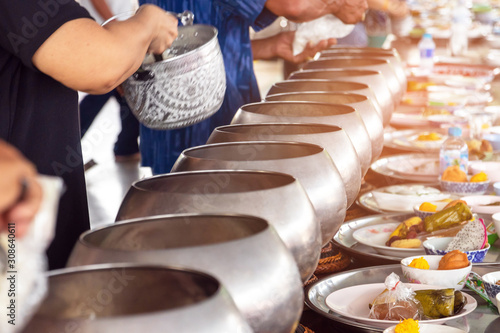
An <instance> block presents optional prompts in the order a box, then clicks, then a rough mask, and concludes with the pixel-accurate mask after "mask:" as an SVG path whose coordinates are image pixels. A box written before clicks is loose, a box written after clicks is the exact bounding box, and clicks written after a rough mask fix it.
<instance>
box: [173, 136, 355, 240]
mask: <svg viewBox="0 0 500 333" xmlns="http://www.w3.org/2000/svg"><path fill="white" fill-rule="evenodd" d="M193 170H266V171H275V172H283V173H287V174H289V175H291V176H293V177H295V178H297V179H298V180H299V182H300V183H301V184H302V186H303V187H304V189H305V190H306V193H307V195H308V196H309V199H310V200H311V203H312V205H313V207H314V210H315V212H316V216H317V217H318V220H319V222H320V227H321V244H322V245H325V244H327V243H328V242H329V241H330V240H331V239H332V237H333V235H335V233H336V232H337V231H338V229H339V228H340V225H341V224H342V222H344V219H345V214H346V209H347V196H346V192H345V187H344V182H343V180H342V177H340V174H339V172H338V170H337V168H336V167H335V164H334V163H333V161H332V159H331V157H330V155H329V154H328V153H327V152H326V150H325V149H324V148H323V147H320V146H318V145H313V144H309V143H303V142H283V141H281V142H280V141H258V142H257V141H248V142H229V143H216V144H209V145H203V146H198V147H193V148H189V149H186V150H184V151H183V152H182V154H181V155H180V156H179V158H178V159H177V161H176V162H175V164H174V166H173V167H172V172H179V171H193ZM277 204H278V205H279V203H277Z"/></svg>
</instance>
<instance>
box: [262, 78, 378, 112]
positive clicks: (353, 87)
mask: <svg viewBox="0 0 500 333" xmlns="http://www.w3.org/2000/svg"><path fill="white" fill-rule="evenodd" d="M312 91H328V92H346V93H354V94H358V95H363V96H366V97H368V99H369V100H370V102H371V103H372V104H373V108H374V109H375V111H377V114H378V116H379V117H380V120H383V117H384V115H383V113H382V108H381V107H380V104H379V103H378V100H377V98H376V97H375V94H374V93H373V90H372V89H371V88H370V87H369V86H368V85H366V84H364V83H359V82H349V81H335V80H323V79H304V80H287V81H281V82H276V83H275V84H273V85H272V86H271V88H270V89H269V91H268V92H267V96H272V95H277V94H283V93H289V92H312ZM340 104H342V103H340Z"/></svg>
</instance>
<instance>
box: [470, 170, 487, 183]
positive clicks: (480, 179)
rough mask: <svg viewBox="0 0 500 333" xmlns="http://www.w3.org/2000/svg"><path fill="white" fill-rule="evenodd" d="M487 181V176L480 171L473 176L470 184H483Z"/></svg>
mask: <svg viewBox="0 0 500 333" xmlns="http://www.w3.org/2000/svg"><path fill="white" fill-rule="evenodd" d="M487 180H488V175H487V174H486V173H484V171H481V172H479V173H477V174H475V175H474V176H472V177H471V179H470V182H471V183H474V182H485V181H487Z"/></svg>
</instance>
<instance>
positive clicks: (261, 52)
mask: <svg viewBox="0 0 500 333" xmlns="http://www.w3.org/2000/svg"><path fill="white" fill-rule="evenodd" d="M139 3H140V4H145V3H150V4H155V5H158V6H160V7H161V8H163V9H165V10H168V11H172V12H177V13H181V12H183V11H185V10H190V11H192V12H193V13H194V19H195V23H197V24H208V25H212V26H215V27H216V28H217V29H218V32H219V34H218V39H219V44H220V47H221V51H222V56H223V58H224V66H225V70H226V85H227V87H226V94H225V96H224V102H223V104H222V106H221V108H220V110H219V111H218V112H216V113H215V114H214V115H213V116H212V117H210V118H209V119H206V120H204V121H202V122H200V123H198V124H195V125H192V126H189V127H186V128H181V129H176V130H167V131H164V130H154V129H150V128H148V127H146V126H144V125H141V129H140V150H141V156H142V164H143V165H144V166H150V167H151V168H152V170H153V173H154V174H162V173H168V172H170V170H171V168H172V166H173V164H174V163H175V161H176V160H177V158H178V156H179V155H180V153H181V152H182V151H183V150H184V149H186V148H189V147H192V146H198V145H202V144H205V143H206V141H207V139H208V137H209V136H210V134H211V132H212V130H213V129H214V128H215V127H217V126H221V125H226V124H229V123H230V121H231V119H232V118H233V116H234V114H235V112H236V111H237V110H238V108H239V107H240V106H242V105H244V104H247V103H251V102H257V101H260V94H259V89H258V85H257V80H256V78H255V73H254V70H253V60H254V59H270V58H273V57H283V58H285V59H287V60H290V61H294V62H297V63H300V62H302V61H304V60H305V59H307V58H309V57H311V56H313V55H314V54H315V53H317V52H319V51H320V50H322V49H324V48H326V47H328V46H329V45H331V44H333V43H334V41H332V40H328V41H322V42H320V44H318V45H316V46H308V47H307V48H306V49H305V50H304V52H302V54H300V55H297V56H295V57H294V56H293V52H292V43H293V38H294V35H293V32H283V33H282V34H280V35H278V36H273V37H270V38H266V39H262V40H258V41H255V42H253V43H252V42H251V41H250V31H249V29H250V27H252V28H254V30H256V31H258V30H260V29H262V28H264V27H266V26H267V25H269V24H271V23H272V22H273V21H274V20H275V19H276V18H277V17H278V16H284V17H287V18H289V19H292V20H295V21H307V20H312V19H315V18H318V17H320V16H323V15H326V14H330V13H333V14H335V15H337V16H338V17H339V18H341V19H342V20H344V21H345V22H346V23H355V22H357V21H360V20H362V18H363V16H364V12H365V10H366V9H367V4H366V0H331V1H322V0H267V1H266V0H257V1H245V0H206V1H195V0H182V1H181V0H139Z"/></svg>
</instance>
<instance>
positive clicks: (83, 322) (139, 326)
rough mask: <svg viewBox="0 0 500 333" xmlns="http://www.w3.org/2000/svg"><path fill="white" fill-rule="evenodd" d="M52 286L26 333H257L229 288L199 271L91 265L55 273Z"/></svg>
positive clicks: (128, 265)
mask: <svg viewBox="0 0 500 333" xmlns="http://www.w3.org/2000/svg"><path fill="white" fill-rule="evenodd" d="M48 284H49V287H48V295H47V297H46V298H45V300H44V301H43V303H42V304H41V306H40V307H39V309H38V312H37V313H36V314H35V315H34V317H33V318H32V319H31V321H30V322H29V323H28V325H27V327H26V328H25V329H24V330H23V332H25V333H32V332H37V333H51V332H79V333H113V332H122V333H137V332H142V331H146V332H148V333H161V332H165V330H167V331H172V332H179V333H192V332H205V333H219V332H241V333H250V332H253V330H252V329H251V328H250V326H249V325H248V323H247V322H246V321H245V320H244V319H243V317H242V315H241V313H240V312H239V311H238V309H237V308H236V306H235V304H234V301H233V300H232V299H231V297H230V296H229V294H228V292H227V290H226V288H225V287H223V286H222V285H221V284H220V282H219V281H218V280H217V279H215V278H214V277H212V276H210V275H207V274H205V273H201V272H198V271H192V270H187V269H178V268H172V267H160V266H146V265H134V264H106V265H91V266H84V267H77V268H68V269H61V270H56V271H51V272H49V273H48ZM193 318H196V320H193Z"/></svg>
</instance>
